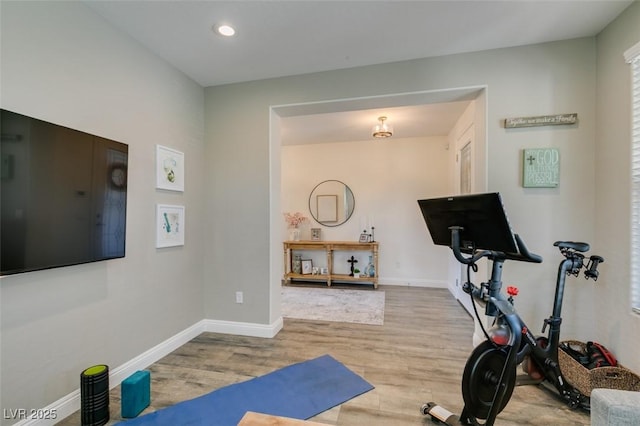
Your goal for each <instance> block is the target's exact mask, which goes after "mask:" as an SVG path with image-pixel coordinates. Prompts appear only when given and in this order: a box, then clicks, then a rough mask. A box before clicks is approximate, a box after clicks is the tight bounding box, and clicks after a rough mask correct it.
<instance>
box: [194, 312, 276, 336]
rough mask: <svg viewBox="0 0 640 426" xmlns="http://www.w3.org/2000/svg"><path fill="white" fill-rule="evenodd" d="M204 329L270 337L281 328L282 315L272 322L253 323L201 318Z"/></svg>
mask: <svg viewBox="0 0 640 426" xmlns="http://www.w3.org/2000/svg"><path fill="white" fill-rule="evenodd" d="M201 322H202V323H203V327H204V330H203V331H208V332H210V333H224V334H235V335H238V336H252V337H265V338H269V339H270V338H272V337H274V336H275V335H276V334H278V332H279V331H280V330H282V326H283V321H282V317H280V318H278V319H277V320H276V321H275V322H273V323H272V324H268V325H267V324H255V323H250V322H235V321H217V320H202V321H201Z"/></svg>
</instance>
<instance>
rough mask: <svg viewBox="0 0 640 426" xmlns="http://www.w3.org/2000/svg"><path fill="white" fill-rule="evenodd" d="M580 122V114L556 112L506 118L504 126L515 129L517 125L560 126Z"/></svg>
mask: <svg viewBox="0 0 640 426" xmlns="http://www.w3.org/2000/svg"><path fill="white" fill-rule="evenodd" d="M577 122H578V114H577V113H575V112H574V113H572V114H555V115H539V116H537V117H516V118H505V119H504V127H505V128H506V129H514V128H517V127H537V126H558V125H568V124H576V123H577Z"/></svg>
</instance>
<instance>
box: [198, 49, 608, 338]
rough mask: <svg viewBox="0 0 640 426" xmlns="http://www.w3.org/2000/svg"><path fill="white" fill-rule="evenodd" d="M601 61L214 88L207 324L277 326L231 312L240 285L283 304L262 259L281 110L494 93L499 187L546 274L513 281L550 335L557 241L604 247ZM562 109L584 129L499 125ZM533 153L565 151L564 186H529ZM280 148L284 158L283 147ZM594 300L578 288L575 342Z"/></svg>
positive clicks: (556, 56) (568, 57) (533, 60)
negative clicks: (598, 206)
mask: <svg viewBox="0 0 640 426" xmlns="http://www.w3.org/2000/svg"><path fill="white" fill-rule="evenodd" d="M595 60H596V50H595V39H593V38H585V39H578V40H571V41H565V42H557V43H548V44H542V45H535V46H525V47H520V48H512V49H499V50H493V51H486V52H479V53H470V54H463V55H453V56H446V57H438V58H430V59H422V60H415V61H408V62H401V63H393V64H383V65H377V66H370V67H363V68H354V69H347V70H338V71H330V72H324V73H317V74H311V75H304V76H295V77H288V78H280V79H271V80H264V81H256V82H251V83H245V84H234V85H227V86H219V87H211V88H207V89H206V95H205V96H206V103H207V107H206V117H205V121H206V123H207V124H206V125H207V128H208V131H207V132H206V134H207V163H208V164H210V165H211V168H210V169H209V174H208V176H207V179H208V184H207V185H206V188H207V194H208V195H207V196H206V198H207V199H208V200H210V201H209V202H210V203H211V205H210V212H211V214H212V216H211V217H212V219H213V225H212V226H213V229H212V230H211V233H210V234H209V235H208V236H207V238H206V240H207V249H206V253H207V254H206V256H207V258H208V259H210V263H208V264H207V266H206V268H207V270H206V276H207V282H208V285H206V286H205V294H206V297H205V315H206V316H208V317H209V316H212V315H218V316H222V317H224V318H225V319H229V320H237V319H240V318H244V320H248V321H255V322H261V323H267V322H268V321H269V320H270V319H271V317H273V314H271V316H270V312H269V310H268V305H266V304H261V305H260V306H255V307H251V308H249V306H247V304H246V303H245V305H236V304H234V303H231V302H232V301H233V298H234V291H236V290H237V286H239V285H242V286H245V288H244V291H245V294H247V293H248V294H250V295H251V296H250V297H256V298H258V299H259V300H262V299H265V298H268V297H269V296H271V297H277V296H276V295H275V292H270V288H272V289H275V288H277V286H278V284H279V281H278V278H277V277H278V274H272V275H271V276H272V279H271V282H267V281H266V280H265V278H264V277H265V276H268V274H269V272H270V271H277V270H279V268H281V265H280V264H281V253H280V250H278V249H277V248H276V249H274V253H272V256H271V265H270V266H269V265H267V262H268V259H266V258H265V257H264V253H265V252H266V251H268V250H269V247H270V244H269V241H270V238H273V240H272V242H271V247H278V244H279V242H280V241H279V240H280V238H281V235H282V231H281V230H280V229H279V228H278V226H282V225H279V224H282V219H281V213H280V212H281V210H280V208H279V198H280V197H279V185H278V183H277V182H278V181H277V180H276V179H272V175H273V176H279V174H280V173H279V169H278V168H279V163H277V162H274V163H273V164H271V163H270V157H269V153H270V151H269V148H270V145H269V144H270V140H269V134H270V128H269V108H270V107H271V106H274V105H283V104H295V103H303V102H313V101H316V102H317V101H324V100H333V99H344V98H357V97H366V96H373V95H385V94H394V93H406V92H413V91H424V90H443V89H450V88H459V87H468V86H484V85H486V86H487V105H488V114H487V117H488V119H487V135H488V138H487V140H488V159H487V161H488V163H487V164H488V170H489V172H488V185H489V189H490V190H492V191H500V192H501V193H502V194H503V196H504V200H505V203H506V206H507V209H508V212H509V216H510V218H511V220H512V223H513V226H514V229H516V230H517V231H518V232H519V233H520V234H522V236H523V238H524V240H525V241H526V242H527V243H528V245H529V246H530V248H531V249H532V250H534V251H535V252H538V253H540V254H541V255H542V256H543V257H544V258H545V259H546V262H545V263H544V264H543V265H542V266H532V265H518V264H514V265H509V266H508V267H507V268H506V271H505V279H506V280H507V282H509V283H513V284H517V285H519V286H520V288H521V296H520V297H519V300H518V307H519V309H521V310H522V312H523V314H524V315H525V317H526V318H528V319H530V322H531V324H535V325H536V328H537V327H538V326H541V324H542V319H543V318H544V317H546V316H548V315H549V311H550V309H551V301H552V300H553V290H554V279H555V268H556V265H557V261H558V255H557V254H556V252H555V249H554V248H553V247H552V244H553V242H554V241H555V240H557V239H577V240H587V241H590V242H593V240H594V227H593V223H594V215H595V213H594V205H595V190H594V182H595V173H594V169H593V164H594V149H595V137H594V135H595V78H596V75H595ZM561 112H576V113H578V116H579V118H580V123H579V124H578V125H576V126H572V127H560V128H558V127H555V128H553V127H546V128H537V129H527V130H522V129H518V130H505V129H504V128H503V127H502V124H501V123H502V120H503V119H504V118H506V117H517V116H530V115H543V114H554V113H561ZM213 129H215V130H216V133H215V134H213V133H212V132H211V131H212V130H213ZM535 147H558V148H559V149H560V151H561V155H562V167H561V183H560V186H559V188H557V189H536V190H532V189H524V188H522V186H521V183H520V179H521V178H520V175H521V164H522V158H521V157H522V150H523V149H524V148H535ZM271 148H272V151H271V158H277V157H278V154H277V153H278V152H279V151H278V149H277V147H273V146H272V147H271ZM585 165H586V167H585ZM231 184H233V186H230V185H231ZM239 185H241V190H240V191H238V189H239V188H240V186H239ZM270 185H271V194H269V191H270ZM270 196H271V197H272V198H270ZM269 215H271V218H272V221H273V224H274V225H273V226H274V229H273V231H272V233H271V234H270V230H269V221H268V218H269ZM216 224H217V226H216ZM416 232H420V233H422V232H423V229H416ZM239 233H241V234H239ZM272 236H273V237H272ZM243 237H244V238H246V239H245V240H243V239H242V238H243ZM217 244H220V246H217ZM223 244H224V248H223V247H222V245H223ZM246 259H255V260H256V262H252V264H253V265H254V267H253V268H251V269H246V268H243V264H244V263H245V260H246ZM578 290H579V291H578ZM591 296H592V287H589V286H581V287H580V288H570V289H569V291H568V294H567V297H568V300H569V303H568V307H567V308H566V310H565V313H566V315H567V320H566V322H565V324H566V330H567V334H568V335H572V334H573V335H576V337H579V336H581V335H584V334H585V332H586V330H590V329H591V328H592V327H591V326H592V324H593V323H592V319H591V316H590V314H589V313H590V312H591V310H592V306H593V305H592V297H591ZM245 300H247V298H246V297H245ZM585 307H586V309H585Z"/></svg>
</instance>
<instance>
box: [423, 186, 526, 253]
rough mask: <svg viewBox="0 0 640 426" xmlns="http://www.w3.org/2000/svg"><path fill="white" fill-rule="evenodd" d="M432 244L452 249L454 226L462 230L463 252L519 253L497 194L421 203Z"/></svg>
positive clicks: (459, 196) (436, 199)
mask: <svg viewBox="0 0 640 426" xmlns="http://www.w3.org/2000/svg"><path fill="white" fill-rule="evenodd" d="M418 205H419V206H420V210H421V211H422V216H423V217H424V220H425V222H426V224H427V228H428V229H429V233H430V234H431V238H432V239H433V243H434V244H436V245H441V246H447V247H450V246H451V229H450V227H452V226H458V227H462V228H463V229H462V231H461V232H460V243H461V246H462V250H461V251H463V252H468V253H471V252H473V251H474V250H477V249H483V250H493V251H500V252H503V253H512V254H517V253H518V247H517V245H516V241H515V238H514V236H513V232H512V231H511V226H510V225H509V220H508V219H507V215H506V213H505V211H504V207H503V205H502V199H501V197H500V194H499V193H497V192H493V193H487V194H471V195H458V196H453V197H443V198H431V199H425V200H418Z"/></svg>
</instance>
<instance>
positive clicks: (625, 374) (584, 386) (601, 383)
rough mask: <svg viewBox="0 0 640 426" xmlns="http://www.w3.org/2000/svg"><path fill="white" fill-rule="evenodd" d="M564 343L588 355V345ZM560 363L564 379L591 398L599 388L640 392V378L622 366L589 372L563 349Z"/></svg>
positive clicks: (560, 351)
mask: <svg viewBox="0 0 640 426" xmlns="http://www.w3.org/2000/svg"><path fill="white" fill-rule="evenodd" d="M564 343H566V344H568V345H570V346H571V347H572V348H574V349H579V350H580V351H581V352H582V353H584V354H586V353H587V345H586V343H582V342H579V341H576V340H567V341H565V342H564ZM558 361H559V363H560V371H561V372H562V375H563V376H564V378H565V379H567V381H568V382H569V384H571V385H572V386H573V387H574V388H576V389H577V390H579V391H580V393H581V394H583V395H585V396H591V391H592V390H593V389H597V388H604V389H619V390H629V391H640V377H639V376H638V375H637V374H635V373H634V372H633V371H631V370H629V369H627V368H625V367H623V366H622V365H620V364H618V366H617V367H598V368H594V369H591V370H589V369H588V368H585V367H583V366H582V364H580V363H579V362H578V361H576V360H575V359H573V358H572V357H571V355H569V354H567V353H566V352H565V351H563V350H562V349H558Z"/></svg>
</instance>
